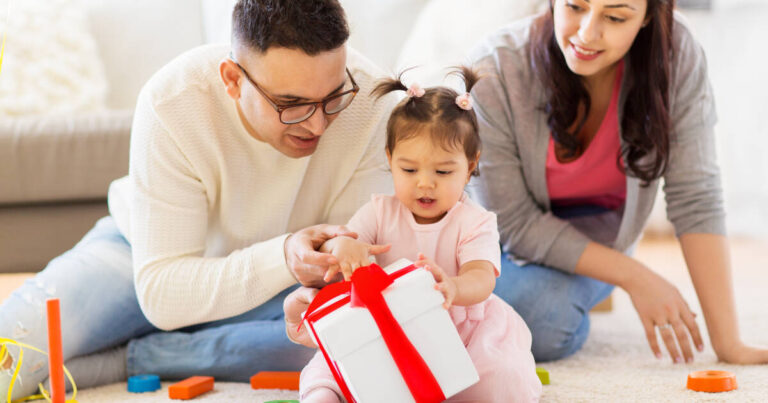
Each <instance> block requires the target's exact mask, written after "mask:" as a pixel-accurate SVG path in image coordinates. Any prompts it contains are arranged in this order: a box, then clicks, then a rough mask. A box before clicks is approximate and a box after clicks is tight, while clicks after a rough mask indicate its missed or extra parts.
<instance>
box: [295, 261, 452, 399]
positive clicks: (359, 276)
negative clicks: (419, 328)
mask: <svg viewBox="0 0 768 403" xmlns="http://www.w3.org/2000/svg"><path fill="white" fill-rule="evenodd" d="M415 269H416V268H415V267H414V266H413V265H411V266H408V267H406V268H404V269H400V270H398V271H396V272H394V273H392V274H387V273H386V272H384V270H382V268H381V267H379V266H378V265H376V264H371V265H370V266H366V267H362V268H359V269H357V270H355V272H354V273H353V274H352V280H351V282H350V281H345V282H342V283H334V284H330V285H328V286H326V287H324V288H323V289H322V290H320V292H319V293H318V294H317V296H316V297H315V299H314V300H313V301H312V303H311V304H310V305H309V308H308V309H307V313H306V314H305V315H304V318H305V320H306V321H307V323H308V325H309V328H310V330H311V331H312V333H313V334H314V336H315V339H316V340H318V337H317V333H315V329H314V326H313V323H314V322H316V321H317V320H319V319H320V318H322V317H324V316H325V315H327V314H329V313H330V312H333V311H335V310H336V309H337V308H339V307H340V306H343V305H345V304H346V303H348V302H349V303H351V306H352V307H364V308H367V309H368V310H369V311H370V313H371V316H373V319H374V321H375V322H376V326H377V327H378V328H379V331H380V332H381V337H382V338H383V339H384V343H385V344H386V345H387V349H389V352H390V353H391V354H392V358H393V359H394V361H395V364H397V368H398V369H399V370H400V373H401V374H402V376H403V380H404V381H405V383H406V385H407V386H408V389H409V390H410V391H411V395H412V396H413V398H414V399H415V400H416V402H418V403H432V402H442V401H443V400H445V395H443V391H442V389H440V385H439V384H438V383H437V380H436V379H435V377H434V375H433V374H432V371H430V370H429V367H428V366H427V363H426V362H424V359H423V358H422V357H421V355H420V354H419V352H418V350H416V347H414V346H413V344H412V343H411V341H410V340H408V337H407V336H406V335H405V332H403V328H402V327H400V324H399V323H397V320H395V317H394V316H393V315H392V311H390V310H389V307H388V306H387V303H386V301H385V300H384V296H383V295H382V294H381V292H382V291H384V290H385V289H386V288H387V287H388V286H389V285H390V284H392V283H393V282H394V281H395V279H397V278H398V277H400V276H402V275H404V274H407V273H410V272H411V271H413V270H415ZM345 294H346V295H345ZM340 295H344V297H343V298H340V299H339V300H338V301H336V302H334V303H333V304H331V305H329V306H327V307H324V308H323V309H319V308H321V307H323V305H325V303H327V302H328V301H330V300H332V299H334V298H336V297H338V296H340ZM318 344H320V343H318ZM320 350H321V351H322V353H323V356H324V357H325V361H326V362H327V363H328V366H329V367H330V369H331V372H332V373H333V377H334V378H335V379H336V383H337V384H338V385H339V387H340V388H341V391H342V393H344V396H345V397H346V398H347V400H348V401H350V402H354V401H355V400H354V398H353V397H352V394H351V393H350V391H349V388H348V387H347V385H346V383H345V382H344V379H343V378H342V377H341V373H340V372H339V369H338V366H337V365H336V363H335V362H334V361H333V360H331V358H330V356H328V353H327V352H326V351H325V349H324V348H323V346H322V345H320Z"/></svg>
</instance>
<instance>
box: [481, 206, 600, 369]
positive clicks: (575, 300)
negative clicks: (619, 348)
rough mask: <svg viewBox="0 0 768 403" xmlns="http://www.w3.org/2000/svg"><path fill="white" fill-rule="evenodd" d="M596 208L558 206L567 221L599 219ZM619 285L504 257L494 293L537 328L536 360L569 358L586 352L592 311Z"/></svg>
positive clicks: (532, 332)
mask: <svg viewBox="0 0 768 403" xmlns="http://www.w3.org/2000/svg"><path fill="white" fill-rule="evenodd" d="M607 211H608V210H607V209H605V208H603V207H599V206H592V205H576V206H569V207H561V208H558V207H554V208H553V211H552V212H553V214H555V215H556V216H557V217H559V218H561V219H565V220H567V219H570V218H576V217H584V216H590V215H597V214H602V213H605V212H607ZM613 287H614V286H613V285H611V284H607V283H604V282H602V281H599V280H595V279H593V278H590V277H585V276H580V275H578V274H569V273H566V272H563V271H560V270H556V269H553V268H550V267H546V266H541V265H538V264H533V263H529V264H524V265H522V266H520V265H518V264H517V263H515V262H514V261H512V260H511V259H510V255H509V254H507V253H503V254H502V256H501V275H500V276H499V278H497V279H496V288H495V289H494V290H493V292H494V293H495V294H496V295H498V296H499V297H501V299H503V300H504V301H507V303H508V304H510V305H512V307H513V308H515V310H516V311H517V313H519V314H520V316H522V317H523V319H524V320H525V323H526V324H527V325H528V327H529V328H530V329H531V334H532V335H533V343H532V346H531V350H532V352H533V357H534V358H535V359H536V361H552V360H557V359H560V358H564V357H567V356H569V355H571V354H573V353H575V352H577V351H579V349H581V347H582V346H583V345H584V342H585V341H586V340H587V335H588V334H589V311H590V310H591V309H592V307H594V306H595V305H597V304H598V303H599V302H600V301H602V300H604V299H605V298H606V297H608V295H610V294H611V291H613Z"/></svg>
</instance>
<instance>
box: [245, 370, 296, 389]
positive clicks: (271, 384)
mask: <svg viewBox="0 0 768 403" xmlns="http://www.w3.org/2000/svg"><path fill="white" fill-rule="evenodd" d="M300 374H301V373H300V372H278V371H262V372H259V373H257V374H256V375H254V376H252V377H251V388H252V389H289V390H299V375H300Z"/></svg>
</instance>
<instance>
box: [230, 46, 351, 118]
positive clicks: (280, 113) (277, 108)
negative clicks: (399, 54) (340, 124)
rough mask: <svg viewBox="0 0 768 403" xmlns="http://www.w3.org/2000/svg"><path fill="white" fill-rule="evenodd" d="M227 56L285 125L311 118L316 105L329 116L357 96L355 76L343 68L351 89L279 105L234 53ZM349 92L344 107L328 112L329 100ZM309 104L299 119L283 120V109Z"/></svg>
mask: <svg viewBox="0 0 768 403" xmlns="http://www.w3.org/2000/svg"><path fill="white" fill-rule="evenodd" d="M229 58H230V60H232V62H234V63H235V65H237V67H238V68H239V69H240V71H242V72H243V74H244V75H245V78H246V79H247V80H248V82H250V83H251V85H253V88H256V91H258V92H259V94H261V95H262V96H263V97H264V99H266V100H267V102H268V103H269V104H270V105H271V106H272V108H274V109H275V111H276V112H277V114H278V117H279V119H280V122H282V123H283V124H286V125H293V124H296V123H301V122H303V121H305V120H307V119H309V118H311V117H312V115H314V114H315V111H317V106H318V105H322V110H323V113H325V114H326V115H329V116H330V115H335V114H337V113H339V112H341V111H343V110H344V109H346V108H347V107H349V105H351V104H352V101H354V99H355V96H357V93H358V92H359V91H360V87H359V86H358V85H357V82H355V78H354V77H353V76H352V73H350V72H349V69H348V68H345V69H344V70H346V72H347V76H349V80H350V82H351V83H352V89H350V90H347V91H344V92H341V93H338V94H334V95H331V96H329V97H327V98H324V99H322V100H320V101H317V102H299V103H295V104H290V105H285V104H282V105H281V104H279V103H277V101H275V100H274V99H272V97H271V96H269V94H267V92H266V91H265V90H264V89H262V88H261V87H260V86H259V84H257V83H256V81H254V80H253V79H252V78H251V76H250V75H249V74H248V72H247V71H245V68H243V66H241V65H240V63H238V62H237V60H235V58H234V55H232V54H231V53H230V55H229ZM350 93H351V94H352V99H350V100H349V103H348V104H347V105H346V106H345V107H343V108H341V109H339V110H337V111H335V112H332V113H328V111H327V110H326V106H327V105H328V103H329V102H331V101H333V100H335V99H337V98H341V97H343V96H345V95H348V94H350ZM310 105H311V106H312V110H311V111H309V112H307V115H306V116H305V117H303V118H301V119H294V120H291V121H287V122H286V121H285V120H283V111H285V110H286V109H290V108H297V107H302V106H310Z"/></svg>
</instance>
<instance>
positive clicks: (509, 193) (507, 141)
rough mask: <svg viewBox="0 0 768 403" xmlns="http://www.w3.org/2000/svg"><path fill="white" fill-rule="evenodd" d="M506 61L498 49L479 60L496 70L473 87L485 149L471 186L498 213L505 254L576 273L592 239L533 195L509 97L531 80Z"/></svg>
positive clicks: (481, 66)
mask: <svg viewBox="0 0 768 403" xmlns="http://www.w3.org/2000/svg"><path fill="white" fill-rule="evenodd" d="M506 63H508V61H506V60H505V61H501V60H500V59H499V58H498V53H492V54H491V55H488V56H486V57H484V58H483V59H481V60H479V61H478V65H479V67H480V68H481V71H492V72H493V74H491V75H489V76H488V77H486V78H484V79H482V80H480V81H479V82H478V83H477V85H475V88H473V90H472V96H473V98H474V100H475V111H476V112H477V117H478V124H479V129H480V137H481V139H482V141H483V153H482V154H481V159H480V176H479V177H478V178H476V181H475V182H473V185H472V186H471V187H470V188H469V189H470V191H471V192H472V194H473V197H474V198H475V199H476V200H477V201H478V202H479V203H480V204H481V205H483V206H485V207H486V208H488V210H490V211H493V212H494V213H496V215H497V220H498V225H499V234H500V239H501V245H502V247H503V249H504V251H505V252H508V253H511V254H513V255H515V256H516V257H519V258H522V259H525V260H527V261H531V262H535V263H539V264H544V265H546V266H549V267H552V268H555V269H559V270H563V271H566V272H573V271H574V270H575V268H576V263H577V262H578V260H579V258H580V257H581V254H582V253H583V252H584V249H585V248H586V246H587V244H588V243H589V241H590V239H589V238H588V237H587V236H586V235H584V234H582V233H581V232H579V231H578V230H577V229H576V228H575V227H573V226H572V225H571V224H569V223H568V222H566V221H564V220H561V219H559V218H557V217H555V216H554V215H553V214H552V213H551V212H548V211H545V209H544V208H543V207H542V206H540V205H539V204H537V203H536V201H535V200H534V198H533V196H532V193H531V191H530V189H529V187H528V186H529V185H528V184H527V183H526V176H525V175H524V172H523V170H524V168H525V167H524V164H523V161H522V158H521V153H525V152H530V151H529V150H526V149H524V148H521V147H523V145H521V144H518V141H517V135H516V133H515V125H514V112H515V111H513V110H512V106H511V104H510V102H509V100H508V95H507V94H508V93H510V92H512V93H521V92H525V91H524V90H523V88H526V87H525V86H528V85H529V83H523V82H522V81H520V80H518V79H517V77H515V76H514V74H515V73H514V70H516V69H517V68H518V67H515V66H514V65H504V64H506ZM502 69H506V70H508V71H502ZM502 78H504V79H503V80H502ZM507 86H520V88H507ZM525 135H528V136H530V135H531V133H526V134H525ZM537 169H538V168H537ZM540 169H544V166H541V167H540Z"/></svg>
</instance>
